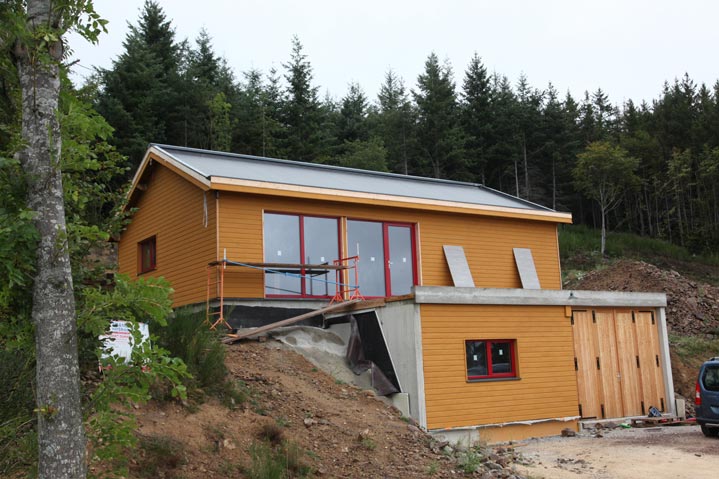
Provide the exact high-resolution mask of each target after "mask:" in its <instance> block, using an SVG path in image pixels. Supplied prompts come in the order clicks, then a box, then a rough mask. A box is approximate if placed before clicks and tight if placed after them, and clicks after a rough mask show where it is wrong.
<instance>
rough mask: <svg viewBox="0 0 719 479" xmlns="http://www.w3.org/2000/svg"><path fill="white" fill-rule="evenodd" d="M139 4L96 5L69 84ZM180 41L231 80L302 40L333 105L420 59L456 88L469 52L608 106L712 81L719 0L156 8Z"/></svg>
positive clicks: (273, 1)
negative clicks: (211, 54)
mask: <svg viewBox="0 0 719 479" xmlns="http://www.w3.org/2000/svg"><path fill="white" fill-rule="evenodd" d="M143 3H144V1H143V0H95V8H96V9H97V11H98V12H99V13H100V15H101V16H102V17H103V18H106V19H108V20H109V21H110V24H109V25H108V29H109V34H107V35H103V36H102V37H101V40H100V43H99V45H97V46H95V45H90V44H88V43H86V42H84V41H82V40H80V39H78V38H77V37H71V38H70V45H71V48H72V49H73V50H74V52H75V58H77V59H79V60H80V64H79V66H76V67H75V69H74V70H75V73H76V75H75V80H76V81H81V79H82V77H84V76H86V75H87V74H89V73H90V71H89V70H87V68H91V67H93V66H101V67H106V68H108V67H110V66H111V61H112V59H114V58H116V57H117V56H118V55H119V54H120V53H121V52H122V42H123V40H124V38H125V35H126V34H127V23H128V22H131V23H133V24H136V23H137V18H138V16H139V12H140V9H141V8H142V5H143ZM159 3H160V5H161V6H162V7H163V9H164V11H165V13H166V14H167V17H168V19H171V20H172V24H173V25H174V27H175V30H176V35H177V38H178V40H180V39H184V38H189V39H190V40H191V41H194V38H195V37H196V36H197V34H198V32H199V31H200V29H201V28H202V27H205V28H206V29H207V31H208V33H209V34H210V35H211V36H212V38H213V45H214V49H215V52H216V53H218V54H219V55H222V56H224V57H225V58H226V59H227V61H228V63H229V65H230V67H232V69H233V70H234V71H235V74H236V75H237V77H238V78H240V77H241V73H242V72H243V71H246V70H248V69H250V68H257V69H260V70H262V71H264V72H267V71H268V70H269V68H270V67H272V66H275V67H276V68H277V69H278V70H280V71H282V63H283V62H286V61H287V60H288V59H289V55H290V48H291V38H292V35H293V34H297V35H298V36H299V38H300V41H301V42H302V43H303V45H304V51H305V53H306V54H307V56H308V59H309V61H310V62H311V64H312V67H313V69H314V84H315V85H318V86H320V88H321V89H320V92H321V96H324V94H325V92H329V93H330V94H331V95H332V96H333V97H335V98H340V97H342V96H343V95H344V94H345V93H346V91H347V85H348V83H349V82H352V81H356V82H358V83H359V84H360V85H361V86H362V88H363V89H364V90H365V92H366V93H367V94H368V96H369V97H370V98H371V99H372V100H374V99H375V95H376V92H377V91H378V89H379V86H380V84H381V83H382V81H383V78H384V74H385V72H386V71H387V70H388V69H389V68H392V69H393V70H394V71H395V72H396V73H398V74H399V75H400V76H401V77H402V78H403V79H404V81H405V84H406V85H407V86H408V87H410V88H414V87H415V84H416V79H417V75H418V74H420V73H421V72H422V70H423V68H424V62H425V60H426V58H427V55H428V54H429V53H430V52H432V51H434V52H435V53H436V54H437V55H438V56H439V58H440V59H441V60H444V59H448V60H449V61H450V63H451V64H452V66H453V68H454V72H455V80H456V82H457V86H458V87H460V86H461V81H462V78H463V76H464V70H465V69H466V66H467V64H468V62H469V59H470V58H471V56H472V55H473V53H474V52H477V53H478V54H479V55H480V57H482V60H483V62H484V64H485V65H486V66H487V69H488V70H489V71H490V72H492V71H496V72H498V73H500V74H503V75H506V76H507V77H509V79H510V80H511V81H512V83H513V84H515V83H516V80H517V78H518V77H519V75H520V74H521V73H522V72H524V73H525V74H526V75H527V77H528V79H529V82H530V84H531V85H532V86H534V87H536V88H544V87H545V86H546V85H547V83H548V82H549V81H551V82H552V83H553V84H554V86H555V87H556V88H557V89H558V90H559V91H560V93H561V94H562V95H563V94H564V93H565V92H566V91H567V90H569V91H571V93H572V95H573V96H574V97H575V99H580V98H581V97H582V96H583V94H584V91H586V90H588V91H590V92H593V91H595V90H596V89H597V88H598V87H601V88H602V89H603V90H604V91H605V92H606V93H607V94H608V95H609V97H610V99H611V101H612V102H613V103H615V104H618V103H622V102H623V101H625V100H627V99H630V98H631V99H632V100H634V101H635V102H637V103H638V102H640V101H641V100H647V101H650V100H651V99H653V98H656V97H658V95H659V94H660V91H661V87H662V84H663V82H664V81H665V80H669V81H670V82H671V81H673V80H674V78H677V77H681V76H682V75H684V73H685V72H688V73H689V75H690V77H691V78H692V79H693V80H694V81H696V82H697V83H698V84H701V83H702V82H704V83H707V85H708V86H712V85H713V84H714V82H715V81H716V80H717V79H719V62H718V61H717V59H716V57H715V56H714V55H715V54H716V49H717V46H718V45H719V27H717V19H719V2H717V1H713V0H624V1H622V0H593V1H585V0H534V1H532V0H474V1H472V0H444V1H441V0H434V1H426V0H413V1H409V0H384V1H377V0H354V1H346V0H345V1H343V0H304V1H292V0H237V1H221V0H202V1H199V2H198V1H196V0H194V1H189V0H172V1H170V0H161V1H160V2H159Z"/></svg>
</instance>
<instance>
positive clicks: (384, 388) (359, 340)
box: [347, 311, 400, 396]
mask: <svg viewBox="0 0 719 479" xmlns="http://www.w3.org/2000/svg"><path fill="white" fill-rule="evenodd" d="M350 325H351V333H350V339H349V343H348V344H347V361H348V362H349V364H350V367H351V368H352V371H353V372H354V373H355V374H362V373H363V372H364V371H366V370H367V369H369V370H370V375H371V379H372V387H373V388H375V390H376V391H377V393H378V394H380V395H381V396H387V395H389V394H394V393H398V392H400V387H399V381H398V380H397V374H396V373H395V370H394V366H393V365H392V359H391V358H390V356H389V350H388V349H387V345H386V344H385V341H384V336H383V335H382V329H381V326H380V324H379V318H378V317H377V314H376V313H375V312H374V311H372V312H369V313H361V314H357V315H352V316H350Z"/></svg>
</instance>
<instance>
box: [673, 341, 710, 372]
mask: <svg viewBox="0 0 719 479" xmlns="http://www.w3.org/2000/svg"><path fill="white" fill-rule="evenodd" d="M669 343H670V345H671V346H672V349H673V350H674V352H675V353H676V354H677V355H678V356H679V357H680V358H681V359H682V360H683V361H685V362H686V363H687V364H688V365H692V366H697V367H698V366H699V365H701V364H702V363H703V362H704V361H706V360H707V359H709V358H711V357H713V356H719V339H707V338H705V337H703V336H679V335H677V334H670V335H669Z"/></svg>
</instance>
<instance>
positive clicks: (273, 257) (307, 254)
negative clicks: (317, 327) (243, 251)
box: [264, 213, 339, 296]
mask: <svg viewBox="0 0 719 479" xmlns="http://www.w3.org/2000/svg"><path fill="white" fill-rule="evenodd" d="M338 225H339V223H338V220H337V218H321V217H314V216H303V215H286V214H277V213H265V215H264V241H265V262H266V263H274V264H275V265H276V266H274V267H272V266H270V267H268V270H267V273H266V274H265V294H267V295H275V296H295V295H299V296H331V295H333V294H334V292H335V285H334V284H330V283H329V282H330V281H332V282H334V279H335V277H334V274H333V272H332V271H329V272H328V271H327V270H322V269H319V268H315V269H307V268H304V267H301V266H300V265H302V264H305V265H307V264H312V265H322V264H330V265H331V264H332V262H333V261H334V260H336V259H337V258H339V226H338Z"/></svg>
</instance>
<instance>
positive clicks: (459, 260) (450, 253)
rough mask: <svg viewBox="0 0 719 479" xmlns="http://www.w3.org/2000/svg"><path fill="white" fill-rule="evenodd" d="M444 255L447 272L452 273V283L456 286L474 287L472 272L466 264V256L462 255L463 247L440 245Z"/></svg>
mask: <svg viewBox="0 0 719 479" xmlns="http://www.w3.org/2000/svg"><path fill="white" fill-rule="evenodd" d="M442 249H444V257H445V258H446V259H447V266H449V273H450V274H451V275H452V283H453V284H454V286H456V287H457V288H474V279H472V272H471V271H470V270H469V264H467V257H466V256H465V255H464V248H463V247H461V246H448V245H444V246H442Z"/></svg>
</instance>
